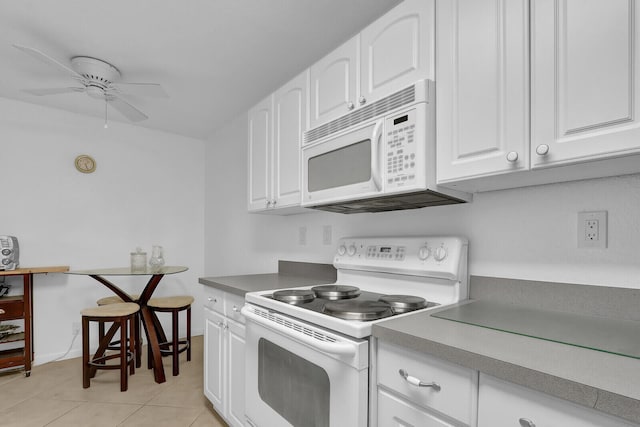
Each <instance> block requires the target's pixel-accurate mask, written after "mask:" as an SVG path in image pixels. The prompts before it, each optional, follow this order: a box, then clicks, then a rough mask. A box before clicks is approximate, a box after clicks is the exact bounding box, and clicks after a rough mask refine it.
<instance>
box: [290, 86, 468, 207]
mask: <svg viewBox="0 0 640 427" xmlns="http://www.w3.org/2000/svg"><path fill="white" fill-rule="evenodd" d="M434 109H435V85H434V82H433V81H431V80H421V81H419V82H417V83H416V84H414V85H412V86H409V87H407V88H405V89H403V90H400V91H398V92H396V93H394V94H393V95H390V96H388V97H386V98H383V99H381V100H379V101H377V102H374V103H372V104H370V105H368V106H366V107H363V108H360V109H358V110H356V111H354V112H352V113H349V114H347V115H345V116H343V117H340V118H338V119H336V120H333V121H331V122H328V123H326V124H324V125H321V126H319V127H317V128H315V129H312V130H310V131H307V132H305V134H304V145H303V147H302V163H303V166H302V179H303V189H302V206H304V207H308V208H314V209H320V210H326V211H331V212H340V213H360V212H382V211H390V210H402V209H415V208H422V207H427V206H438V205H447V204H454V203H464V202H468V201H470V200H471V195H470V194H467V193H463V192H460V191H456V190H451V189H446V188H441V187H439V186H437V185H436V141H435V135H436V132H435V117H434V116H435V111H434Z"/></svg>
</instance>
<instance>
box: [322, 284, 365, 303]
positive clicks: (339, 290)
mask: <svg viewBox="0 0 640 427" xmlns="http://www.w3.org/2000/svg"><path fill="white" fill-rule="evenodd" d="M311 290H312V291H313V292H315V294H316V296H317V297H318V298H323V299H328V300H341V299H349V298H355V297H357V296H358V295H360V288H358V287H356V286H348V285H322V286H314V287H313V288H311Z"/></svg>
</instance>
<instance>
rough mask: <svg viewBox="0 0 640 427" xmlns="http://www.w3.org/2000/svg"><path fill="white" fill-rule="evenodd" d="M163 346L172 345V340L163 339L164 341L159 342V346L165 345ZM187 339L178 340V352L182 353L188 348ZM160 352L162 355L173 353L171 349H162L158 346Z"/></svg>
mask: <svg viewBox="0 0 640 427" xmlns="http://www.w3.org/2000/svg"><path fill="white" fill-rule="evenodd" d="M165 346H169V347H171V346H173V342H171V341H165V342H161V343H160V347H165ZM189 347H190V346H189V341H188V340H186V339H185V340H180V341H178V353H182V352H184V351H187V350H188V349H189ZM160 354H162V355H163V356H171V355H172V354H173V350H171V349H163V348H160Z"/></svg>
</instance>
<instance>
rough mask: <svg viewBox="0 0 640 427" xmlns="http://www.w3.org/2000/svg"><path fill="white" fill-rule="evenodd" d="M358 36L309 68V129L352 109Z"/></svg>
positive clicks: (354, 93)
mask: <svg viewBox="0 0 640 427" xmlns="http://www.w3.org/2000/svg"><path fill="white" fill-rule="evenodd" d="M358 50H359V36H356V37H354V38H352V39H351V40H349V41H348V42H346V43H345V44H343V45H342V46H340V47H339V48H337V49H336V50H334V51H333V52H331V53H330V54H329V55H327V56H325V57H324V58H322V59H321V60H320V61H318V62H317V63H315V64H314V65H312V66H311V69H310V73H311V93H310V101H311V102H310V110H311V111H310V113H311V114H310V120H311V122H310V127H311V128H312V129H313V128H315V127H317V126H318V125H321V124H322V123H326V122H328V121H330V120H333V119H336V118H338V117H340V116H342V115H344V114H346V113H348V112H349V111H351V110H352V109H353V108H354V105H355V102H356V96H357V92H358V89H357V88H358V85H359V84H360V82H359V80H360V79H359V76H358V64H357V62H358Z"/></svg>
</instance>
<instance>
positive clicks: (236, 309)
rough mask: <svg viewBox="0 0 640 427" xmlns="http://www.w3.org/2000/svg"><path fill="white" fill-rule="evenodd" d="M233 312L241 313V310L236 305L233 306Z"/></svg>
mask: <svg viewBox="0 0 640 427" xmlns="http://www.w3.org/2000/svg"><path fill="white" fill-rule="evenodd" d="M232 310H233V311H235V312H236V313H240V309H239V308H238V306H236V305H234V306H233V309H232Z"/></svg>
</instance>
